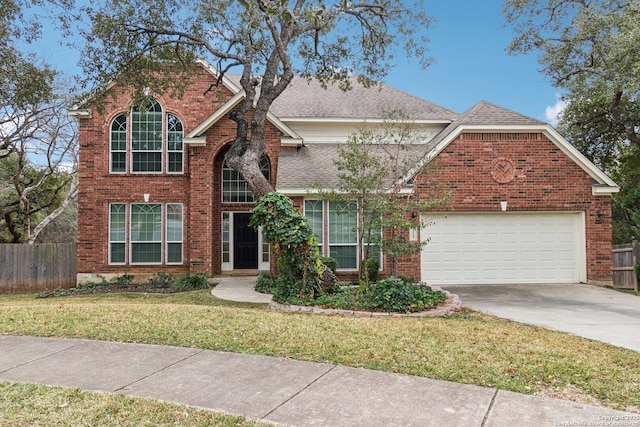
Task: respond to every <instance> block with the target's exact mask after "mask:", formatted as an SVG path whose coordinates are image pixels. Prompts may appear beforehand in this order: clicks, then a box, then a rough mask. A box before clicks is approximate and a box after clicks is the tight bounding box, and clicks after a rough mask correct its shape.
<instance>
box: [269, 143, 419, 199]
mask: <svg viewBox="0 0 640 427" xmlns="http://www.w3.org/2000/svg"><path fill="white" fill-rule="evenodd" d="M340 145H344V144H307V145H305V146H304V147H301V148H299V149H298V150H296V151H282V152H280V154H279V156H278V176H277V185H276V187H277V189H278V190H283V189H288V190H291V189H311V188H313V187H314V186H319V187H321V188H325V189H327V188H337V186H338V168H337V167H336V165H335V163H334V160H335V159H337V158H338V157H339V156H338V147H339V146H340ZM426 148H427V147H426V145H424V144H413V145H410V146H408V147H407V150H405V151H402V152H401V153H400V155H399V157H400V162H402V163H404V162H405V160H406V162H415V163H418V161H420V160H421V159H422V158H423V157H424V155H425V154H426V151H425V150H426ZM371 149H373V150H376V151H377V153H376V155H378V156H381V155H383V154H384V152H383V150H382V149H381V148H380V147H379V146H375V145H374V146H372V147H371ZM389 178H390V179H389V185H391V184H392V183H393V180H392V179H391V178H392V177H389ZM395 178H400V177H395Z"/></svg>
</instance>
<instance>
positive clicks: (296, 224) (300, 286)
mask: <svg viewBox="0 0 640 427" xmlns="http://www.w3.org/2000/svg"><path fill="white" fill-rule="evenodd" d="M252 213H253V216H252V217H251V222H250V224H251V225H252V226H253V227H255V228H258V227H260V226H261V227H262V229H263V230H264V233H265V236H266V240H267V241H268V242H269V243H270V244H271V247H272V248H273V250H274V251H275V252H276V253H277V254H278V256H279V258H278V273H279V274H278V277H277V278H276V283H275V290H274V293H273V296H274V298H275V299H276V300H277V301H280V302H285V301H287V300H288V299H289V298H292V297H298V298H311V299H313V298H314V297H315V296H317V295H319V294H321V293H324V292H328V291H330V290H331V288H332V287H333V284H334V282H335V276H334V275H333V273H332V272H331V270H330V269H329V268H327V267H326V266H325V265H324V264H323V262H322V259H321V257H320V252H319V251H318V238H317V237H316V236H315V235H314V234H313V231H312V229H311V227H310V226H309V224H308V222H307V221H306V220H305V219H304V218H303V216H302V215H301V214H300V213H299V212H298V211H297V210H295V209H294V207H293V202H292V201H291V199H289V198H288V197H287V196H285V195H284V194H281V193H277V192H271V193H268V194H267V195H265V196H263V197H261V198H260V199H258V201H257V203H256V206H255V207H254V208H253V211H252Z"/></svg>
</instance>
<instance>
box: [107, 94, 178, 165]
mask: <svg viewBox="0 0 640 427" xmlns="http://www.w3.org/2000/svg"><path fill="white" fill-rule="evenodd" d="M183 137H184V129H183V126H182V122H181V121H180V119H179V118H178V117H177V116H175V115H174V114H170V113H167V114H165V113H164V112H163V110H162V107H161V106H160V104H159V103H158V102H157V101H156V100H154V99H149V100H148V101H147V102H146V103H145V104H143V105H142V106H140V107H134V108H133V109H132V111H131V114H130V115H129V116H127V115H125V114H120V115H118V116H116V118H114V119H113V122H111V146H110V150H111V154H110V156H111V158H110V170H111V172H112V173H127V172H131V173H162V172H165V173H182V172H183V170H184V154H183V152H184V145H183ZM128 156H129V157H128ZM128 158H129V164H128V163H127V159H128ZM127 168H128V170H127Z"/></svg>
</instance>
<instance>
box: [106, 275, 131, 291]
mask: <svg viewBox="0 0 640 427" xmlns="http://www.w3.org/2000/svg"><path fill="white" fill-rule="evenodd" d="M133 279H134V276H133V274H127V273H125V274H123V275H122V276H116V277H114V278H113V279H111V282H112V283H115V284H116V286H118V287H121V288H125V287H127V286H129V285H130V284H131V283H132V282H133Z"/></svg>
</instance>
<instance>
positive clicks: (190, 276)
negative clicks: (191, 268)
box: [171, 273, 209, 292]
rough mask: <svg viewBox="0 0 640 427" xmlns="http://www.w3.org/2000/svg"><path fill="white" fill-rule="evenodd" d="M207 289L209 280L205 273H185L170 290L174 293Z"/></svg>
mask: <svg viewBox="0 0 640 427" xmlns="http://www.w3.org/2000/svg"><path fill="white" fill-rule="evenodd" d="M207 288H209V278H208V277H207V275H206V274H205V273H187V274H185V275H184V276H182V277H181V278H180V279H179V280H178V281H177V282H176V283H175V284H173V285H172V287H171V289H172V290H173V291H174V292H187V291H196V290H198V289H207Z"/></svg>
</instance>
